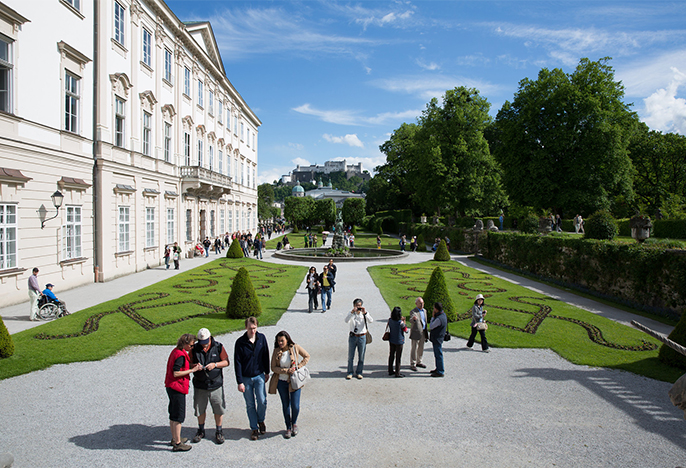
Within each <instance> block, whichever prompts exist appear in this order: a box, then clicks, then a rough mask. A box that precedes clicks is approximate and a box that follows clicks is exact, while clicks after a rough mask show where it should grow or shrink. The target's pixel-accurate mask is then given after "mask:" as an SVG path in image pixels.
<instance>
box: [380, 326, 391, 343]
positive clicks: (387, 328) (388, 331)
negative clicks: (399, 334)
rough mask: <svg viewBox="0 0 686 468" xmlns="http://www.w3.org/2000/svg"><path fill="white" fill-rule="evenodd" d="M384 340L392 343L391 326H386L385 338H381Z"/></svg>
mask: <svg viewBox="0 0 686 468" xmlns="http://www.w3.org/2000/svg"><path fill="white" fill-rule="evenodd" d="M381 339H382V340H384V341H390V340H391V328H390V325H386V331H385V332H384V334H383V336H382V337H381Z"/></svg>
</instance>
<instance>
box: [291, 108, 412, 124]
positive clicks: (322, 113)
mask: <svg viewBox="0 0 686 468" xmlns="http://www.w3.org/2000/svg"><path fill="white" fill-rule="evenodd" d="M293 110H294V111H295V112H299V113H301V114H305V115H312V116H315V117H319V119H320V120H322V121H324V122H329V123H334V124H338V125H354V126H362V125H382V124H385V123H389V122H390V123H395V122H398V121H404V120H407V119H410V118H416V117H417V116H418V115H419V114H421V110H407V111H402V112H384V113H381V114H377V115H375V116H371V117H364V116H362V115H360V114H361V113H360V112H358V111H352V110H349V109H343V110H319V109H315V108H313V107H312V106H311V105H310V104H303V105H302V106H298V107H295V108H293Z"/></svg>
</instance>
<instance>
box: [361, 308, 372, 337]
mask: <svg viewBox="0 0 686 468" xmlns="http://www.w3.org/2000/svg"><path fill="white" fill-rule="evenodd" d="M363 317H364V326H365V328H367V335H366V340H367V344H369V343H371V342H372V332H370V331H369V325H367V315H363Z"/></svg>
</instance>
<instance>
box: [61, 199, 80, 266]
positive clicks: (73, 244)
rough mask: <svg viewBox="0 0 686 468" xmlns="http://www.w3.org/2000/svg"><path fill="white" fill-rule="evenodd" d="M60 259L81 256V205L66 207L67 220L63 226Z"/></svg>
mask: <svg viewBox="0 0 686 468" xmlns="http://www.w3.org/2000/svg"><path fill="white" fill-rule="evenodd" d="M63 229H64V231H63V241H64V244H63V248H62V260H69V259H72V258H80V257H81V207H80V206H68V207H67V222H66V224H65V225H64V227H63Z"/></svg>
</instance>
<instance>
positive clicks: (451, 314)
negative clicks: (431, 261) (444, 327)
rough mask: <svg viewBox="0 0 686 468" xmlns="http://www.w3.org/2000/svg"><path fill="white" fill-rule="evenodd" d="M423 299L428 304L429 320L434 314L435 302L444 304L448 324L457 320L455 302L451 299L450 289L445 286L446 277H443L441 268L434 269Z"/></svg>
mask: <svg viewBox="0 0 686 468" xmlns="http://www.w3.org/2000/svg"><path fill="white" fill-rule="evenodd" d="M422 297H423V298H424V303H425V304H426V313H427V314H428V316H429V317H428V318H429V319H430V318H431V314H432V313H433V307H434V303H435V302H440V303H441V304H443V312H445V315H446V316H447V317H448V322H454V321H455V320H456V319H457V313H456V312H455V307H454V306H453V301H452V300H451V299H450V294H449V293H448V288H447V287H446V285H445V276H443V270H441V267H436V268H434V271H433V273H431V279H430V280H429V285H428V286H427V287H426V291H424V295H423V296H422Z"/></svg>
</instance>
